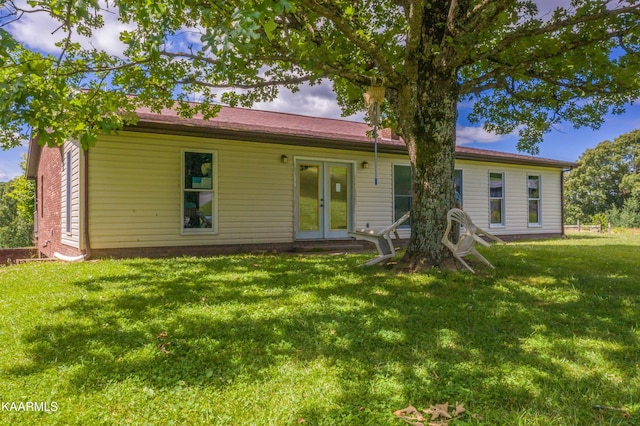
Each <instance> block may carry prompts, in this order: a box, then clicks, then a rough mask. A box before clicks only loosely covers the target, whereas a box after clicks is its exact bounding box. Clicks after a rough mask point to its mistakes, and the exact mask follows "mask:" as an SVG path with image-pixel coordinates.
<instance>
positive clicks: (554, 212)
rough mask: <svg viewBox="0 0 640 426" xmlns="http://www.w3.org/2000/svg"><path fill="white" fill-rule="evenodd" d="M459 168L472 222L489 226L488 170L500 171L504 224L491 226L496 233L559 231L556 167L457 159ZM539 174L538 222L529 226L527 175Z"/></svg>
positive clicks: (558, 172) (559, 202)
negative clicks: (502, 185) (503, 195)
mask: <svg viewBox="0 0 640 426" xmlns="http://www.w3.org/2000/svg"><path fill="white" fill-rule="evenodd" d="M456 168H457V169H461V170H463V191H464V193H463V203H464V210H465V211H466V212H467V213H469V215H470V216H471V218H472V219H473V221H474V223H475V224H476V225H478V226H479V227H481V228H485V229H489V173H490V172H498V173H504V182H505V183H504V185H505V187H504V191H505V198H504V203H505V206H504V215H505V222H504V223H505V226H504V227H493V228H491V233H494V234H496V235H512V234H549V233H561V232H562V223H561V222H562V221H561V217H562V210H561V209H562V199H561V191H562V189H561V182H560V175H561V171H560V169H553V168H546V167H534V166H519V165H511V164H501V163H483V162H472V161H464V160H461V161H457V162H456ZM532 174H534V175H539V176H540V177H541V189H542V190H541V201H540V202H541V205H542V209H541V225H540V226H529V223H528V222H529V220H528V205H529V204H528V196H527V177H528V176H529V175H532Z"/></svg>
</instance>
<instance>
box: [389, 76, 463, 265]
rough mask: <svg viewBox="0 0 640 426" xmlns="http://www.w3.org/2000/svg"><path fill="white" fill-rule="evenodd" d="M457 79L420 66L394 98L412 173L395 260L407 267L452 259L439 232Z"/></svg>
mask: <svg viewBox="0 0 640 426" xmlns="http://www.w3.org/2000/svg"><path fill="white" fill-rule="evenodd" d="M457 84H458V83H457V81H456V79H455V73H453V75H447V73H444V74H439V75H438V73H437V72H435V73H430V72H422V73H419V76H418V78H417V81H416V84H415V85H414V87H413V88H409V89H407V90H405V91H404V96H403V94H400V96H399V98H398V104H397V105H398V116H399V117H400V119H399V123H398V127H399V133H401V134H402V136H403V138H404V140H405V142H406V144H407V148H408V151H409V158H410V160H411V170H412V178H413V204H412V208H411V218H412V227H411V239H410V242H409V246H408V248H407V251H406V254H405V256H404V258H403V259H402V262H401V266H402V267H403V268H405V269H409V270H411V271H417V270H422V269H428V268H431V267H434V266H435V267H442V266H450V265H453V258H452V256H451V254H450V253H449V252H448V250H446V247H445V246H444V245H443V244H442V237H443V235H444V231H445V229H446V225H447V212H448V211H449V210H450V209H451V208H452V207H453V206H454V203H455V197H454V183H453V176H454V168H455V146H456V122H457V117H458V112H457V102H458V85H457ZM403 98H404V99H403ZM407 98H408V99H407Z"/></svg>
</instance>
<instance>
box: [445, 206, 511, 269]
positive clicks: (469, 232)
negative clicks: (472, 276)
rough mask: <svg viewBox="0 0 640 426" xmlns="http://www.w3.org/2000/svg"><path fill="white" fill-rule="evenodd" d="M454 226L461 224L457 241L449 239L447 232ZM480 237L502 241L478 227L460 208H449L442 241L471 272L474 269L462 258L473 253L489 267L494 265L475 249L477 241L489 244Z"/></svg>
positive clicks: (485, 244)
mask: <svg viewBox="0 0 640 426" xmlns="http://www.w3.org/2000/svg"><path fill="white" fill-rule="evenodd" d="M454 226H458V227H460V226H462V227H461V228H460V236H459V238H458V242H457V243H455V244H454V243H453V242H452V241H451V240H450V239H449V234H450V233H451V230H452V229H454ZM482 237H486V238H488V239H490V240H493V241H496V242H499V243H504V241H502V240H501V239H500V238H498V237H496V236H495V235H492V234H490V233H488V232H487V231H485V230H484V229H481V228H478V227H477V226H475V225H474V224H473V222H472V221H471V217H469V215H468V214H467V213H466V212H465V211H463V210H460V209H451V210H449V212H448V213H447V229H446V231H444V236H443V237H442V243H443V244H444V245H445V246H447V247H448V248H449V250H451V253H453V256H454V257H455V258H456V259H458V260H459V261H460V263H462V264H463V265H464V266H465V267H466V268H467V269H468V270H470V271H471V272H472V273H475V271H474V270H473V269H472V268H471V267H470V266H469V265H468V264H467V262H465V261H464V260H463V259H462V258H463V257H465V256H467V255H470V254H472V255H474V256H476V257H477V258H478V259H480V260H481V261H482V262H483V263H485V264H487V265H489V266H490V267H492V268H493V267H494V266H493V265H492V264H491V263H489V261H488V260H487V259H485V258H484V256H482V255H481V254H480V253H478V251H477V250H476V249H475V244H476V243H479V244H482V245H483V246H485V247H488V246H489V243H488V242H487V241H486V240H485V239H484V238H482Z"/></svg>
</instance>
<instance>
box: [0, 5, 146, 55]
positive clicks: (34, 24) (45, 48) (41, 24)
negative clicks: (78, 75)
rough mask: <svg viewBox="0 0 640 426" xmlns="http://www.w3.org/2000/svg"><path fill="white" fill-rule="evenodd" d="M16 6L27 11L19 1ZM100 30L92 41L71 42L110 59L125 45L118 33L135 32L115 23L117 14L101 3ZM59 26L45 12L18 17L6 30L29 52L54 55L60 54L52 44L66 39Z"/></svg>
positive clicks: (25, 6) (124, 25)
mask: <svg viewBox="0 0 640 426" xmlns="http://www.w3.org/2000/svg"><path fill="white" fill-rule="evenodd" d="M16 4H17V5H18V6H19V7H21V8H24V9H26V10H28V9H31V7H30V6H28V5H26V2H25V1H23V0H20V1H17V2H16ZM101 6H102V8H103V12H102V16H103V18H104V26H103V27H102V28H100V29H97V30H95V31H94V32H93V35H92V37H90V38H86V37H81V36H78V35H77V34H76V35H74V36H73V41H75V42H79V43H80V44H81V45H82V46H83V47H85V48H90V47H95V48H96V49H100V50H104V51H105V52H107V53H108V54H110V55H116V56H117V55H121V54H122V52H123V51H124V48H125V45H124V44H123V43H122V42H121V41H120V38H119V37H120V33H121V32H122V31H124V30H131V29H133V28H135V26H134V25H131V24H124V23H122V22H120V21H119V20H118V11H117V9H114V8H113V7H108V6H107V4H106V3H105V2H101ZM60 25H61V23H60V22H59V21H56V20H55V19H53V18H51V17H50V15H49V14H48V13H46V12H35V13H25V14H24V15H22V17H21V18H20V19H19V20H18V21H16V22H14V23H12V24H11V25H10V26H9V28H8V29H9V32H10V33H11V34H12V35H13V36H14V37H15V39H16V40H18V41H19V42H21V43H24V44H25V45H26V46H27V47H29V48H30V49H34V50H38V51H41V52H45V53H49V54H52V55H55V54H57V53H59V52H60V48H59V47H57V46H56V43H57V42H59V41H61V40H62V39H64V38H65V37H66V34H65V33H64V31H63V30H62V28H60Z"/></svg>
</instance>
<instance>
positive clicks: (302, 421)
mask: <svg viewBox="0 0 640 426" xmlns="http://www.w3.org/2000/svg"><path fill="white" fill-rule="evenodd" d="M304 422H306V420H305V419H303V418H302V417H300V418H299V419H298V423H300V424H302V423H304Z"/></svg>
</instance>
